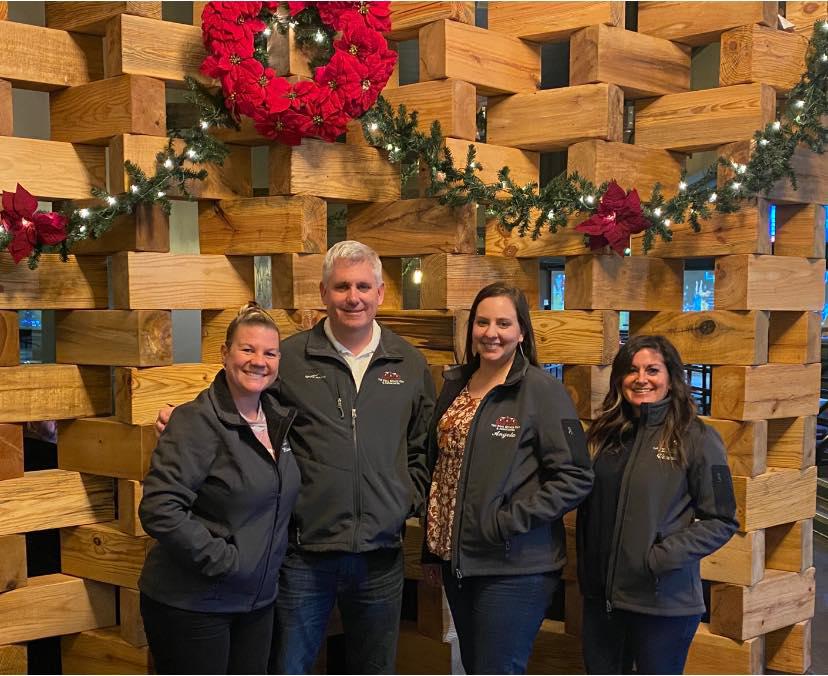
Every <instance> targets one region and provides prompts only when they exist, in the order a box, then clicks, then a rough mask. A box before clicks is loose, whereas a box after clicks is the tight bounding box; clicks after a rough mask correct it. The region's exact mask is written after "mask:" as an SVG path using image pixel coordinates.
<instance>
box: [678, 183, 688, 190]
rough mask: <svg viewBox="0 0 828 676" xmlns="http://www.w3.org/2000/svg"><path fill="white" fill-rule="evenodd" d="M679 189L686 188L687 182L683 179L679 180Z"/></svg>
mask: <svg viewBox="0 0 828 676" xmlns="http://www.w3.org/2000/svg"><path fill="white" fill-rule="evenodd" d="M679 190H687V184H686V183H685V182H684V181H679Z"/></svg>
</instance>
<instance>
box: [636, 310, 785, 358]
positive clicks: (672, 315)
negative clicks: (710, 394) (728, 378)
mask: <svg viewBox="0 0 828 676" xmlns="http://www.w3.org/2000/svg"><path fill="white" fill-rule="evenodd" d="M768 314H769V313H767V312H760V311H757V310H752V311H748V312H731V311H728V310H709V311H706V312H631V313H630V335H631V336H632V335H647V336H657V335H662V336H665V337H667V338H669V339H670V341H671V342H672V343H673V345H675V346H676V349H677V350H678V351H679V354H680V355H681V358H682V359H683V360H684V362H685V363H686V364H743V365H754V364H764V363H766V362H767V361H768Z"/></svg>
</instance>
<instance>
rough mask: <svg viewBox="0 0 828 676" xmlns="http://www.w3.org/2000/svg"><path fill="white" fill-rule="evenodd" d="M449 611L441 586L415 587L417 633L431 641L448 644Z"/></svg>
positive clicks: (423, 585)
mask: <svg viewBox="0 0 828 676" xmlns="http://www.w3.org/2000/svg"><path fill="white" fill-rule="evenodd" d="M450 627H451V610H449V606H448V600H447V599H446V596H445V594H444V593H443V587H442V585H439V586H431V585H429V584H418V585H417V631H419V632H420V633H421V634H422V635H423V636H428V637H429V638H430V639H432V640H433V641H440V642H445V643H448V642H449V641H448V640H447V635H448V632H449V630H450Z"/></svg>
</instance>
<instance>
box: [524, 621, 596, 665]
mask: <svg viewBox="0 0 828 676" xmlns="http://www.w3.org/2000/svg"><path fill="white" fill-rule="evenodd" d="M526 673H527V674H582V673H584V663H583V656H582V654H581V642H580V641H579V640H578V639H577V638H576V637H575V636H570V635H569V634H567V633H566V627H565V625H564V623H563V622H559V621H556V620H544V621H543V623H542V624H541V628H540V631H539V632H538V635H537V637H536V638H535V644H534V646H533V647H532V655H531V656H530V657H529V664H528V666H527V669H526Z"/></svg>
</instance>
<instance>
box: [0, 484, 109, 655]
mask: <svg viewBox="0 0 828 676" xmlns="http://www.w3.org/2000/svg"><path fill="white" fill-rule="evenodd" d="M113 491H114V489H113V485H112V480H111V479H107V478H105V477H98V476H92V475H89V474H79V473H78V472H67V471H65V470H61V469H44V470H40V471H36V472H26V474H25V475H24V476H23V477H22V478H20V479H6V480H5V481H0V535H9V534H11V533H30V532H32V531H36V530H47V529H50V528H63V527H65V526H77V525H79V524H88V523H97V522H99V521H109V520H111V519H113V518H114V517H115V508H114V497H115V496H114V492H113ZM30 582H31V581H30ZM0 598H2V596H0ZM3 638H4V639H5V638H6V637H5V636H3Z"/></svg>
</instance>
